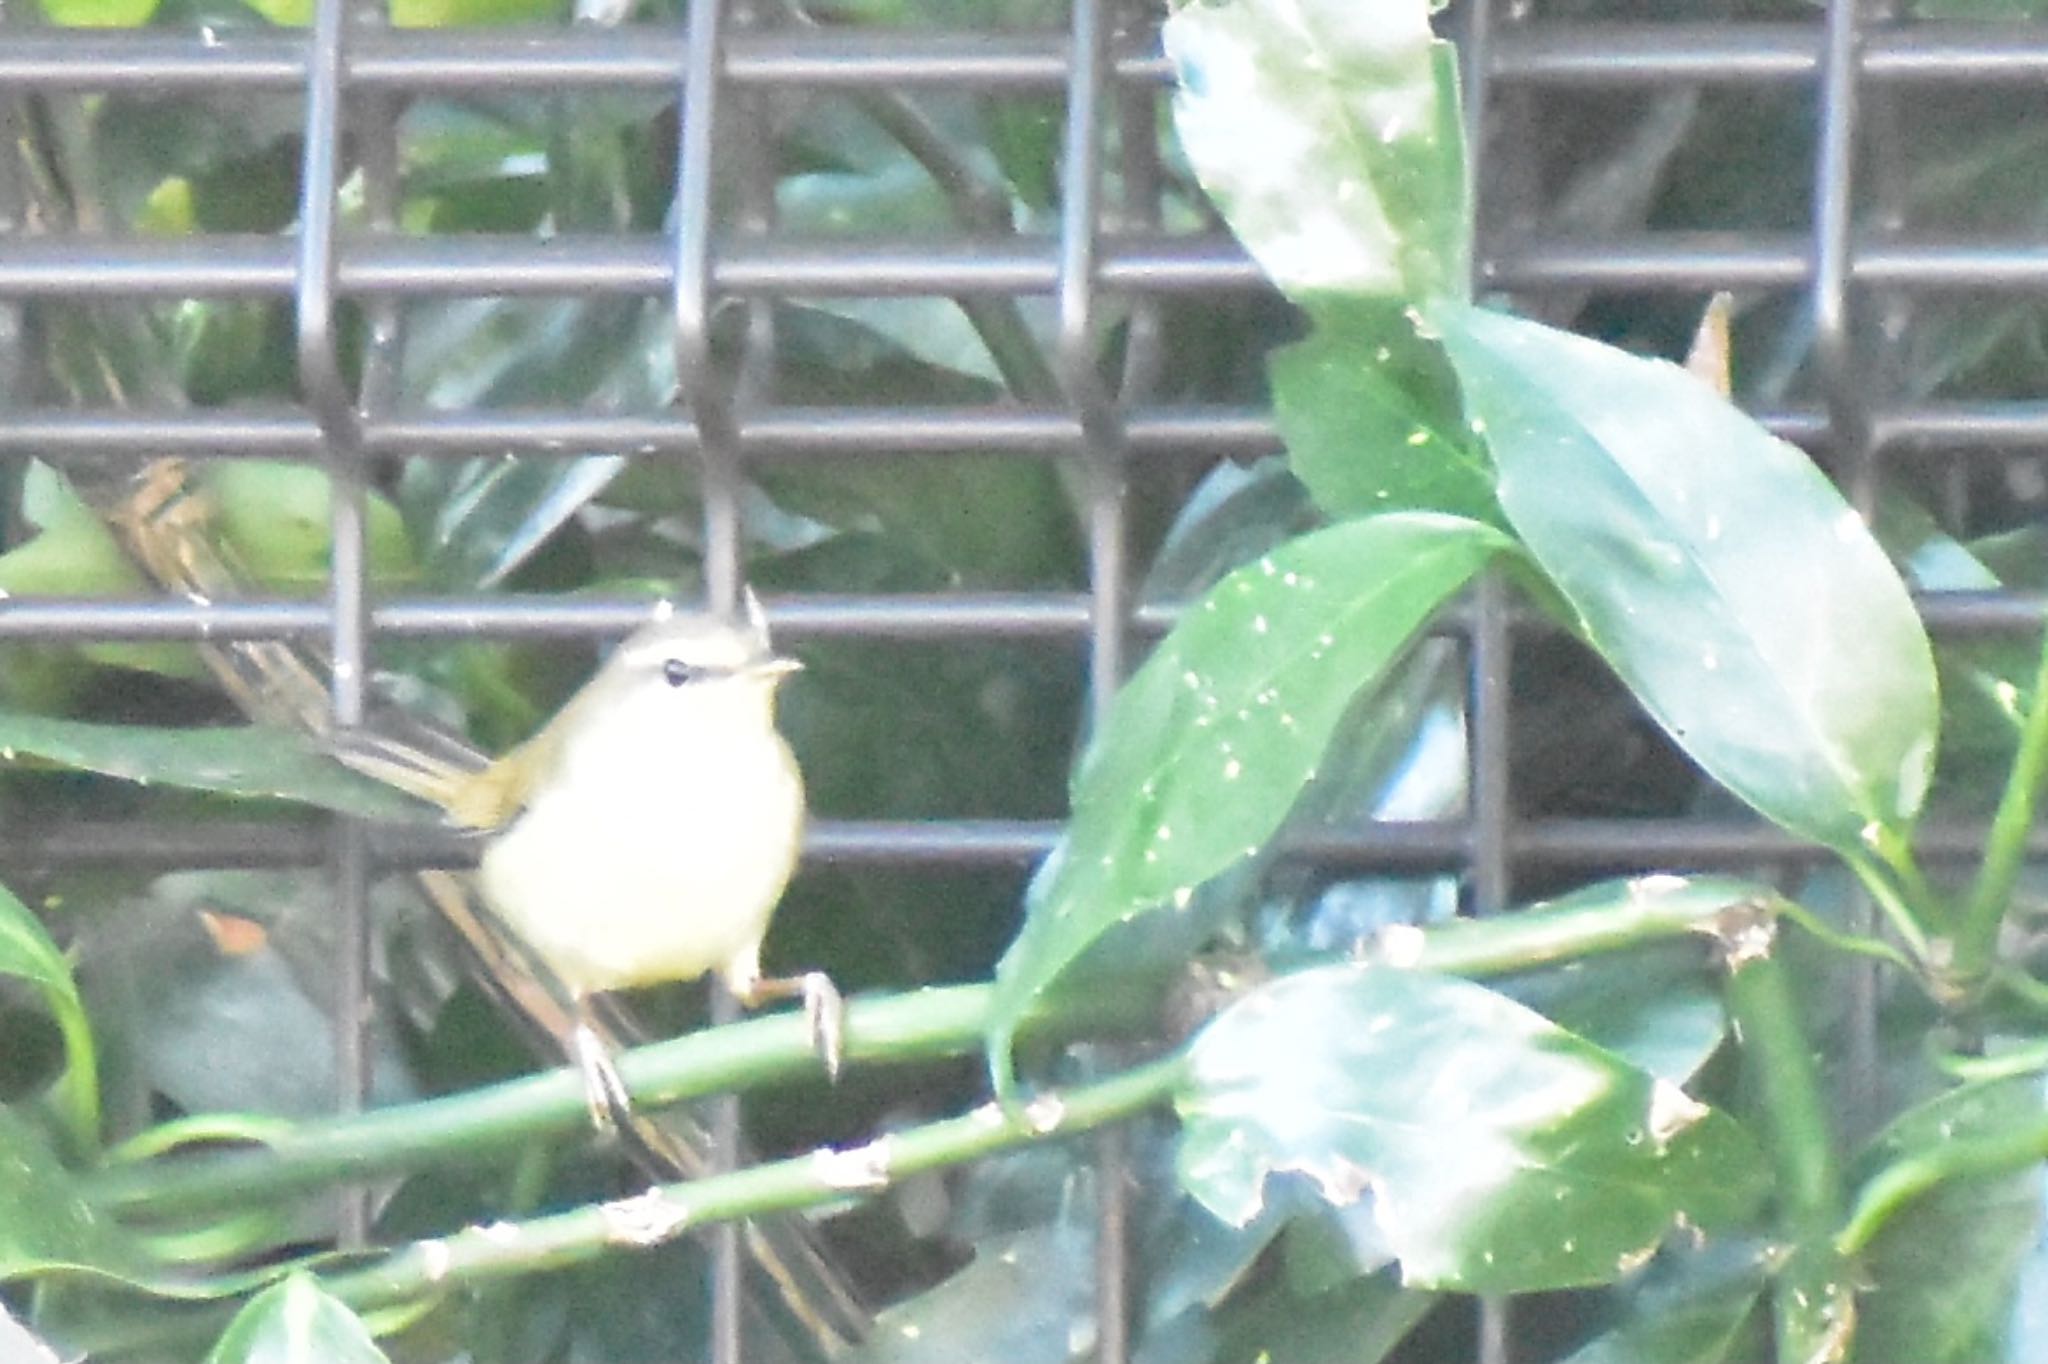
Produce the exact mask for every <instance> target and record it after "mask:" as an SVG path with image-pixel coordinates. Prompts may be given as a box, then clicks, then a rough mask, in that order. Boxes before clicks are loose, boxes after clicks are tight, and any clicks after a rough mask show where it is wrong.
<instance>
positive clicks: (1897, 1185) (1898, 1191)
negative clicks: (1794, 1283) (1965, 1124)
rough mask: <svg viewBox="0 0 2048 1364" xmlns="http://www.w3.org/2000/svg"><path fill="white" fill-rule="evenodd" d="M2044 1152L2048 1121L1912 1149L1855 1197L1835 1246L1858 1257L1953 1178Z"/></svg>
mask: <svg viewBox="0 0 2048 1364" xmlns="http://www.w3.org/2000/svg"><path fill="white" fill-rule="evenodd" d="M2044 1156H2048V1119H2042V1120H2039V1121H2036V1122H2035V1123H2033V1124H2032V1125H2030V1126H2028V1127H2025V1128H2022V1129H2021V1130H2019V1131H2017V1132H2013V1133H2009V1134H2008V1135H2006V1136H2002V1137H1966V1138H1960V1139H1957V1140H1952V1141H1946V1142H1943V1143H1942V1144H1941V1145H1940V1146H1936V1147H1931V1148H1929V1149H1926V1150H1923V1151H1919V1152H1916V1153H1915V1154H1913V1155H1911V1156H1909V1157H1907V1158H1906V1159H1904V1160H1900V1161H1897V1162H1895V1163H1894V1164H1891V1165H1888V1166H1886V1167H1885V1168H1884V1169H1882V1170H1880V1171H1879V1172H1878V1173H1877V1174H1876V1175H1874V1176H1873V1177H1872V1178H1871V1179H1870V1181H1869V1182H1868V1183H1866V1184H1865V1185H1864V1186H1863V1189H1862V1191H1861V1192H1860V1193H1858V1194H1857V1196H1856V1206H1855V1207H1854V1208H1853V1209H1852V1210H1851V1211H1850V1213H1849V1218H1848V1221H1846V1222H1845V1223H1843V1225H1842V1229H1841V1231H1839V1232H1838V1233H1836V1235H1835V1248H1836V1249H1837V1250H1838V1251H1840V1252H1841V1253H1842V1254H1844V1255H1856V1254H1860V1253H1861V1252H1862V1251H1864V1250H1866V1249H1868V1248H1869V1246H1870V1243H1871V1242H1872V1241H1874V1240H1876V1239H1877V1234H1878V1233H1879V1232H1881V1231H1883V1230H1884V1228H1885V1224H1886V1223H1888V1222H1890V1221H1891V1219H1892V1218H1893V1217H1894V1216H1895V1215H1897V1213H1898V1212H1899V1210H1900V1209H1902V1208H1904V1207H1905V1206H1906V1205H1907V1204H1909V1203H1911V1202H1913V1201H1914V1200H1915V1199H1918V1198H1920V1197H1921V1196H1922V1195H1924V1194H1927V1193H1931V1192H1932V1191H1934V1190H1935V1189H1937V1188H1940V1187H1941V1186H1942V1185H1943V1184H1946V1183H1948V1182H1949V1181H1950V1180H1954V1179H1981V1178H1983V1177H1984V1176H1986V1175H2001V1174H2012V1173H2014V1172H2017V1171H2020V1170H2024V1169H2026V1168H2028V1167H2029V1166H2031V1165H2033V1164H2035V1163H2036V1162H2038V1161H2040V1160H2041V1159H2042V1158H2043V1157H2044Z"/></svg>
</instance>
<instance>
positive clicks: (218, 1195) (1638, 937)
mask: <svg viewBox="0 0 2048 1364" xmlns="http://www.w3.org/2000/svg"><path fill="white" fill-rule="evenodd" d="M1693 885H1694V891H1693V893H1687V894H1675V895H1662V894H1645V895H1641V896H1631V897H1627V898H1624V899H1621V900H1615V899H1612V898H1601V899H1598V900H1596V901H1589V902H1585V903H1572V902H1565V903H1561V904H1558V905H1556V906H1552V907H1542V908H1535V909H1531V910H1527V911H1524V912H1522V913H1519V914H1513V915H1503V916H1500V917H1498V918H1491V919H1486V920H1460V921H1458V922H1456V923H1453V924H1448V925H1445V926H1443V927H1442V928H1438V929H1432V930H1429V931H1427V932H1424V931H1422V930H1415V933H1414V936H1413V937H1412V938H1399V937H1398V936H1397V937H1396V938H1393V939H1388V940H1384V941H1382V943H1381V944H1379V946H1378V948H1377V951H1376V955H1377V956H1378V957H1380V958H1381V959H1384V960H1385V961H1387V962H1388V964H1390V965H1400V966H1408V967H1416V968H1420V969H1424V970H1432V971H1443V972H1448V973H1452V974H1458V975H1466V976H1474V977H1483V976H1490V975H1502V974H1506V973H1508V972H1513V971H1523V970H1529V969H1532V968H1535V967H1539V966H1542V965H1545V964H1546V963H1553V962H1559V961H1566V960H1571V959H1574V958H1578V957H1585V956H1590V955H1593V954H1596V953H1602V952H1609V951H1614V950H1617V949H1620V948H1626V947H1631V946H1637V945H1642V944H1646V943H1652V942H1662V941H1669V940H1671V939H1673V938H1687V937H1699V936H1701V935H1703V934H1705V933H1708V932H1710V931H1712V929H1713V928H1714V925H1715V921H1716V920H1717V918H1718V917H1719V916H1720V915H1721V914H1723V913H1724V912H1725V911H1726V910H1727V909H1728V908H1729V907H1730V906H1731V905H1734V904H1738V903H1743V902H1746V901H1747V900H1750V899H1753V898H1754V897H1755V895H1756V894H1757V891H1756V888H1755V887H1751V886H1747V885H1744V884H1742V883H1737V882H1729V883H1727V884H1726V887H1725V894H1723V893H1722V887H1721V883H1719V882H1716V881H1701V882H1696V883H1693ZM991 994H992V991H991V987H989V986H986V985H971V986H956V987H951V988H947V989H935V990H922V991H917V992H914V993H911V994H907V995H901V996H895V997H891V998H887V999H875V1000H860V1001H856V1002H854V1003H853V1004H852V1005H851V1007H850V1010H849V1018H848V1024H847V1039H846V1040H847V1057H848V1060H849V1061H851V1062H853V1063H854V1064H880V1063H901V1062H907V1061H917V1060H931V1059H937V1058H941V1057H949V1056H958V1055H964V1054H966V1053H969V1052H971V1051H973V1050H974V1049H975V1048H976V1047H977V1046H978V1045H980V1043H981V1039H982V1036H983V1032H984V1029H985V1028H986V1026H987V1021H988V1007H989V1001H990V999H991ZM1155 1023H1156V1019H1155V1018H1154V1017H1153V1015H1152V1013H1151V1012H1150V1003H1149V1000H1148V999H1147V998H1145V995H1144V992H1142V991H1129V992H1122V993H1119V992H1114V991H1097V992H1093V993H1091V994H1089V995H1086V996H1085V997H1076V998H1074V999H1066V998H1061V999H1059V1000H1056V1001H1052V1002H1050V1003H1048V1005H1047V1007H1046V1009H1045V1011H1044V1012H1042V1013H1041V1014H1039V1015H1038V1016H1037V1017H1035V1018H1034V1019H1032V1020H1028V1021H1027V1024H1026V1030H1027V1031H1028V1032H1034V1031H1039V1030H1044V1031H1046V1032H1055V1031H1056V1032H1057V1033H1059V1034H1063V1035H1067V1036H1074V1035H1083V1034H1089V1033H1096V1032H1113V1031H1130V1030H1132V1029H1134V1028H1138V1029H1142V1028H1147V1027H1150V1026H1152V1025H1154V1024H1155ZM619 1069H620V1073H621V1074H622V1075H623V1076H624V1078H625V1080H626V1084H627V1087H628V1088H629V1089H630V1090H631V1091H632V1093H633V1096H634V1098H635V1100H636V1101H637V1102H639V1103H640V1104H642V1105H644V1106H646V1107H649V1108H658V1107H662V1106H665V1105H669V1104H675V1103H680V1102H683V1101H685V1100H688V1099H693V1098H699V1097H702V1096H704V1095H708V1094H716V1093H722V1092H726V1091H730V1090H734V1089H741V1088H749V1087H755V1086H762V1085H768V1084H774V1083H780V1082H785V1081H790V1080H800V1079H804V1078H808V1077H811V1076H814V1075H815V1074H816V1073H817V1057H816V1054H815V1053H814V1052H813V1050H812V1044H811V1038H810V1035H809V1032H808V1030H807V1029H806V1028H805V1027H804V1025H803V1022H802V1020H801V1019H799V1018H798V1017H796V1016H795V1015H793V1014H784V1015H777V1016H773V1017H768V1018H757V1019H749V1020H747V1021H745V1022H742V1023H736V1024H732V1025H730V1026H727V1027H723V1028H717V1029H708V1030H705V1031H702V1032H696V1033H692V1034H690V1035H688V1036H686V1037H680V1038H676V1039H674V1040H672V1041H667V1042H660V1043H656V1044H654V1045H652V1046H646V1047H639V1048H635V1049H634V1050H632V1051H630V1052H627V1053H626V1054H624V1055H623V1056H621V1057H620V1060H619ZM588 1121H589V1114H588V1109H587V1106H586V1099H585V1096H584V1090H583V1084H582V1079H581V1077H580V1076H579V1075H577V1074H576V1073H575V1072H574V1071H573V1070H569V1069H561V1070H555V1071H551V1072H548V1073H545V1074H540V1075H533V1076H528V1077H525V1078H522V1079H518V1080H512V1081H507V1082H505V1083H502V1084H497V1085H492V1086H489V1087H486V1088H481V1089H475V1090H467V1091H464V1092H463V1093H460V1094H455V1095H450V1096H448V1097H445V1098H440V1099H432V1100H428V1101H425V1102H422V1103H415V1104H407V1105H403V1106H399V1107H392V1108H384V1109H376V1110H373V1111H371V1112H368V1113H362V1114H357V1115H354V1116H352V1117H348V1118H335V1119H329V1120H324V1121H316V1122H307V1123H302V1124H298V1125H294V1126H284V1127H281V1128H280V1129H279V1130H278V1131H276V1133H275V1134H274V1135H269V1136H266V1137H265V1138H264V1140H263V1143H262V1145H261V1146H260V1147H251V1148H245V1149H235V1150H224V1151H212V1152H205V1153H190V1154H185V1155H182V1156H179V1157H177V1158H175V1159H171V1158H160V1159H154V1160H151V1161H148V1162H147V1163H136V1164H127V1165H120V1164H117V1165H113V1166H111V1167H109V1168H107V1169H105V1170H103V1171H101V1172H99V1173H97V1174H95V1175H93V1176H91V1177H90V1178H89V1180H88V1182H87V1185H86V1193H87V1197H88V1198H89V1200H90V1201H92V1202H93V1203H94V1204H95V1205H96V1206H98V1207H100V1208H101V1209H103V1210H106V1211H110V1212H121V1213H133V1214H142V1215H146V1216H150V1217H157V1216H168V1215H171V1214H176V1213H188V1212H196V1211H203V1210H206V1209H210V1208H218V1207H232V1206H237V1205H240V1204H244V1203H246V1202H247V1201H248V1200H250V1199H255V1198H264V1197H276V1196H279V1195H283V1194H288V1193H292V1192H295V1191H298V1190H303V1189H307V1188H314V1187H319V1186H322V1185H325V1184H331V1183H333V1182H336V1181H338V1180H342V1179H363V1178H369V1177H373V1176H377V1175H382V1174H389V1173H394V1172H399V1171H410V1170H416V1169H422V1168H427V1167H431V1166H435V1165H450V1164H460V1163H464V1162H470V1161H475V1160H479V1159H486V1158H489V1157H490V1156H493V1155H506V1156H509V1155H510V1154H512V1153H514V1152H516V1151H517V1150H518V1149H519V1148H521V1147H522V1146H524V1145H525V1144H526V1143H528V1142H530V1141H531V1140H533V1138H534V1137H535V1136H536V1135H538V1134H541V1133H546V1132H570V1131H574V1130H576V1129H578V1128H580V1127H582V1126H583V1125H584V1124H586V1123H587V1122H588Z"/></svg>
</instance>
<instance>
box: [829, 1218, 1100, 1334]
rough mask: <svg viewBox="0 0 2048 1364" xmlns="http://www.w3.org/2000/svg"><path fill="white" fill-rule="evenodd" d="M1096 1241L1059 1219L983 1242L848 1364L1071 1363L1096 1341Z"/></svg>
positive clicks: (878, 1330) (885, 1321)
mask: <svg viewBox="0 0 2048 1364" xmlns="http://www.w3.org/2000/svg"><path fill="white" fill-rule="evenodd" d="M1091 1233H1092V1229H1091V1228H1087V1227H1079V1228H1077V1227H1073V1226H1070V1225H1068V1224H1067V1223H1066V1222H1065V1221H1061V1222H1056V1223H1053V1224H1050V1225H1046V1226H1039V1227H1031V1228H1028V1229H1026V1230H1024V1231H1020V1232H1015V1233H1012V1234H1010V1235H1005V1236H994V1237H989V1238H987V1239H985V1240H982V1241H980V1242H978V1243H977V1245H976V1248H975V1251H976V1253H975V1257H974V1259H973V1261H972V1262H971V1263H970V1264H968V1265H967V1267H966V1268H964V1269H962V1270H961V1271H960V1272H959V1273H957V1274H955V1275H953V1276H952V1277H951V1278H949V1279H947V1280H946V1281H945V1282H943V1283H941V1284H939V1285H938V1286H937V1287H935V1288H930V1289H927V1290H925V1291H924V1292H923V1293H920V1294H918V1295H917V1296H916V1297H914V1298H911V1299H910V1300H908V1301H907V1302H903V1303H899V1304H897V1305H896V1306H894V1307H891V1308H889V1309H888V1310H887V1311H885V1312H883V1313H882V1314H881V1315H880V1316H878V1317H877V1318H876V1319H875V1329H874V1331H873V1332H872V1333H871V1334H870V1335H869V1336H868V1338H867V1339H866V1340H865V1341H864V1342H863V1343H862V1344H861V1345H860V1347H859V1348H857V1349H855V1350H854V1351H853V1353H852V1354H850V1355H848V1356H847V1357H846V1358H847V1364H955V1361H957V1364H979V1362H980V1361H989V1364H997V1361H1001V1362H1002V1364H1067V1361H1069V1360H1071V1359H1073V1358H1075V1357H1076V1356H1077V1355H1080V1354H1083V1353H1085V1352H1086V1350H1087V1348H1088V1342H1089V1340H1090V1338H1092V1336H1093V1334H1094V1331H1093V1320H1094V1313H1093V1307H1094V1301H1095V1285H1094V1281H1093V1277H1092V1275H1091V1272H1090V1271H1091V1268H1092V1266H1093V1262H1094V1257H1093V1254H1092V1244H1091V1243H1092V1241H1093V1236H1092V1234H1091ZM1077 1337H1078V1338H1077Z"/></svg>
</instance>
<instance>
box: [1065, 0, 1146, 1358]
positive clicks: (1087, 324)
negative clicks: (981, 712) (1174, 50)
mask: <svg viewBox="0 0 2048 1364" xmlns="http://www.w3.org/2000/svg"><path fill="white" fill-rule="evenodd" d="M1114 18H1115V9H1114V5H1113V0H1074V5H1073V11H1072V15H1071V27H1070V41H1071V46H1070V49H1069V53H1068V67H1067V70H1068V78H1067V108H1066V125H1065V129H1064V134H1065V135H1064V138H1063V142H1062V157H1061V175H1060V221H1059V247H1058V251H1059V278H1058V284H1057V286H1056V289H1055V299H1056V306H1057V310H1058V339H1057V342H1056V346H1057V351H1056V361H1057V366H1058V372H1059V377H1060V386H1061V389H1062V392H1063V393H1064V395H1065V397H1066V399H1067V402H1068V404H1069V406H1070V407H1072V409H1073V410H1074V412H1075V414H1076V415H1077V416H1078V418H1079V419H1080V425H1081V463H1082V468H1081V486H1082V488H1083V489H1084V495H1085V497H1086V501H1087V518H1088V558H1089V570H1090V572H1089V577H1090V592H1089V598H1090V602H1089V611H1090V615H1091V624H1090V630H1089V648H1088V696H1089V719H1090V724H1091V728H1093V729H1095V730H1100V728H1101V726H1102V725H1103V723H1104V722H1105V721H1106V720H1107V718H1108V714H1109V706H1110V702H1111V701H1112V699H1113V698H1114V697H1115V695H1116V689H1117V687H1118V686H1119V685H1120V684H1121V683H1122V681H1123V674H1124V667H1125V661H1126V650H1127V645H1128V635H1127V600H1126V598H1127V585H1126V577H1127V567H1126V559H1127V557H1128V554H1127V548H1126V544H1125V507H1124V489H1125V484H1126V470H1125V452H1124V439H1123V424H1122V419H1121V414H1120V413H1119V412H1118V410H1117V405H1116V402H1115V401H1114V399H1113V397H1112V395H1111V394H1110V392H1109V390H1108V387H1107V385H1106V384H1105V382H1104V380H1103V377H1102V371H1101V368H1100V363H1101V362H1100V360H1099V358H1098V354H1097V348H1098V341H1099V337H1100V330H1101V318H1100V315H1099V311H1098V308H1097V303H1098V300H1099V297H1100V294H1099V290H1098V280H1097V274H1096V269H1097V261H1098V259H1099V255H1100V234H1101V232H1102V213H1103V209H1102V204H1103V196H1102V171H1103V164H1102V129H1103V123H1104V120H1103V110H1104V107H1105V105H1106V104H1108V100H1107V98H1106V95H1107V91H1108V84H1109V44H1110V34H1111V26H1112V22H1113V20H1114ZM1129 1178H1130V1171H1129V1168H1128V1159H1127V1152H1126V1150H1125V1143H1124V1139H1123V1135H1122V1134H1121V1133H1120V1132H1114V1131H1111V1132H1105V1133H1103V1134H1101V1135H1099V1136H1098V1137H1096V1138H1095V1196H1096V1223H1095V1237H1096V1242H1095V1244H1096V1253H1095V1277H1096V1285H1095V1326H1096V1347H1095V1357H1096V1359H1097V1360H1099V1361H1100V1362H1101V1364H1123V1362H1124V1360H1125V1359H1126V1358H1128V1356H1129V1339H1128V1335H1129V1302H1128V1285H1129V1278H1130V1273H1129V1244H1128V1242H1129V1236H1128V1206H1127V1200H1128V1183H1129Z"/></svg>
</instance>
